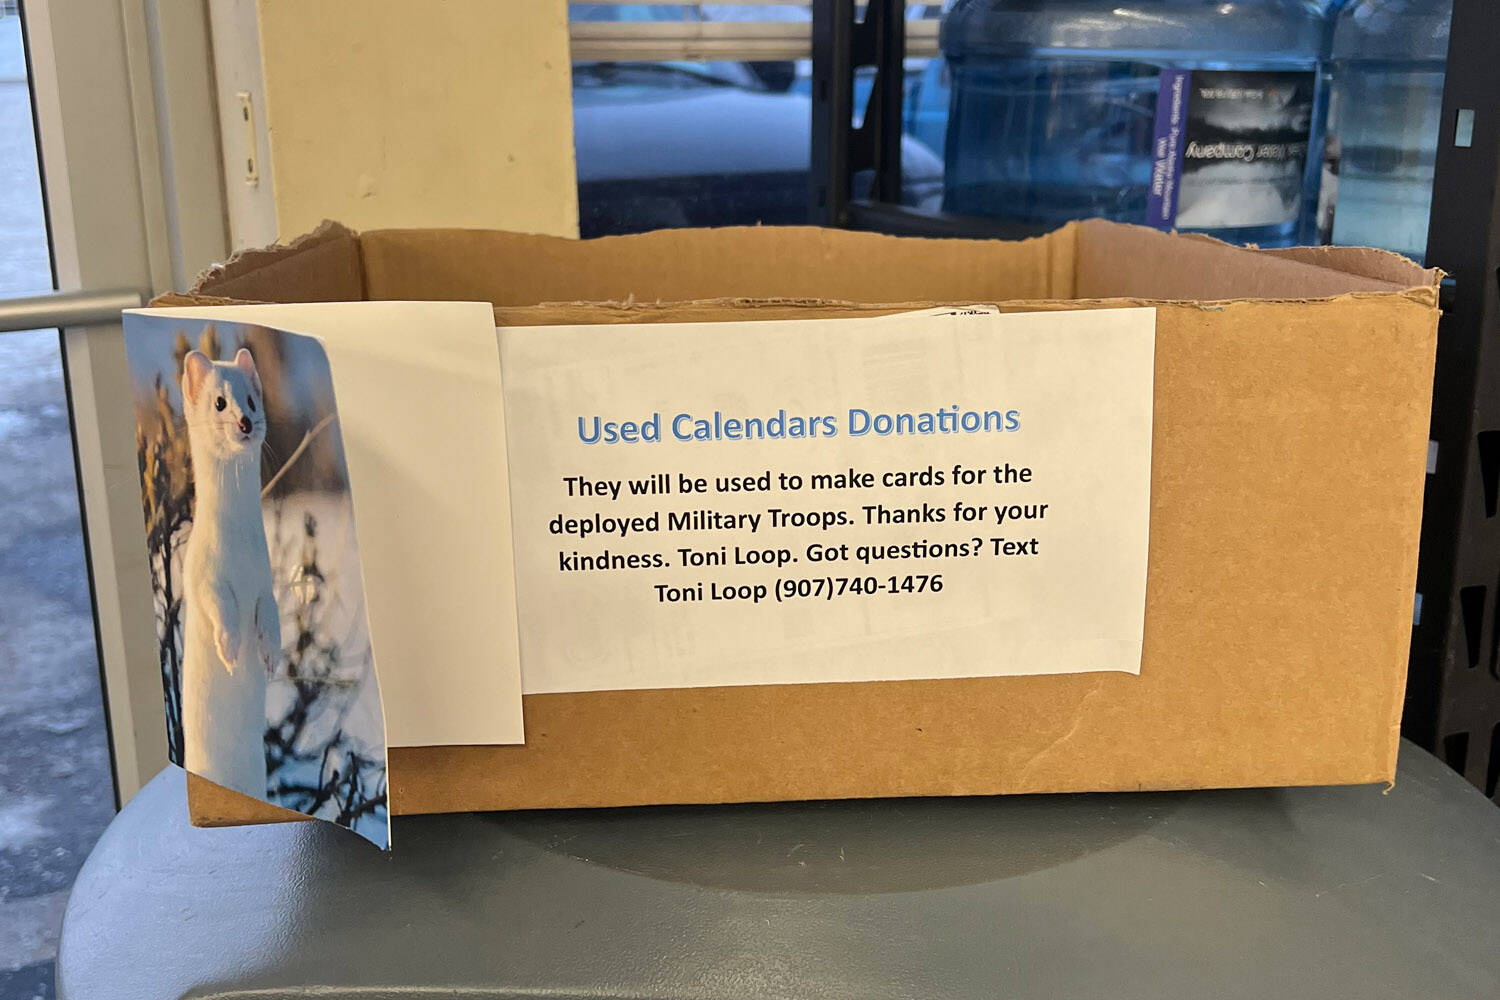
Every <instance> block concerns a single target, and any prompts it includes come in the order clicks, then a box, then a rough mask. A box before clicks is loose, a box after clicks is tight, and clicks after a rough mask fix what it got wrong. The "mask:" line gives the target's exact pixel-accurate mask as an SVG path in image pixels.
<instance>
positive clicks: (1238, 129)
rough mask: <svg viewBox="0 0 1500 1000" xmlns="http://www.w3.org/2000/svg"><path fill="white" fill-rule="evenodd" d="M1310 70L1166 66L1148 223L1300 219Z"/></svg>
mask: <svg viewBox="0 0 1500 1000" xmlns="http://www.w3.org/2000/svg"><path fill="white" fill-rule="evenodd" d="M1313 86H1314V79H1313V74H1312V73H1301V72H1271V71H1267V72H1246V71H1240V70H1186V69H1175V68H1167V69H1163V70H1162V71H1161V78H1160V82H1159V85H1158V88H1157V97H1156V127H1155V130H1154V133H1153V138H1152V146H1151V190H1150V192H1149V194H1148V197H1147V201H1146V224H1147V225H1150V226H1155V227H1157V228H1158V229H1241V228H1252V227H1258V226H1274V225H1283V224H1294V223H1295V222H1296V221H1297V217H1298V215H1299V213H1300V211H1301V208H1302V184H1303V173H1304V171H1305V169H1306V166H1307V147H1308V135H1309V132H1310V131H1311V128H1312V109H1313Z"/></svg>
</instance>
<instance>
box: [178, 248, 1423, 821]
mask: <svg viewBox="0 0 1500 1000" xmlns="http://www.w3.org/2000/svg"><path fill="white" fill-rule="evenodd" d="M1437 281H1438V274H1437V272H1435V271H1432V270H1423V269H1422V268H1420V267H1418V266H1417V265H1415V264H1412V263H1411V262H1409V261H1406V260H1404V259H1402V258H1400V257H1397V256H1394V255H1392V254H1388V253H1384V252H1380V251H1374V250H1359V249H1298V250H1282V251H1254V250H1243V249H1237V248H1233V247H1229V246H1226V245H1224V244H1221V243H1217V242H1215V241H1212V240H1207V239H1203V238H1196V237H1184V236H1172V235H1166V234H1163V233H1159V232H1156V231H1154V230H1149V229H1143V228H1139V227H1133V226H1122V225H1115V224H1111V223H1104V222H1085V223H1078V224H1070V225H1068V226H1066V227H1064V228H1063V229H1061V230H1058V231H1057V232H1054V233H1052V234H1049V235H1047V236H1044V237H1041V238H1038V239H1034V240H1027V241H1023V242H1000V241H972V240H924V239H902V238H894V237H886V236H879V235H873V234H867V233H855V232H845V231H837V230H820V229H812V228H777V229H769V228H767V229H724V230H680V231H664V232H657V233H649V234H644V235H640V236H624V237H610V238H605V239H598V240H592V241H581V242H580V241H572V240H565V239H559V238H553V237H541V236H527V235H520V234H515V233H503V232H482V231H460V230H410V231H406V230H391V231H382V232H369V233H364V234H355V233H353V232H350V231H349V230H347V229H344V228H342V227H340V226H337V225H333V224H325V226H323V227H322V228H321V229H319V230H318V231H317V232H316V233H314V234H311V235H309V236H307V237H304V238H302V239H300V240H298V241H295V242H294V243H292V244H290V245H288V246H285V247H276V248H271V249H268V250H260V251H254V252H249V253H245V254H242V255H239V256H238V257H237V258H236V259H235V260H233V261H231V262H229V263H228V264H226V265H223V266H220V267H216V268H214V269H212V270H211V271H209V272H207V273H206V274H205V275H204V276H203V277H202V278H201V279H200V280H199V281H198V282H197V284H196V286H195V287H194V288H193V290H192V292H191V293H190V294H189V295H179V296H166V297H164V298H163V299H161V300H158V301H159V303H160V304H174V305H186V304H211V303H223V302H226V301H275V302H304V301H331V300H333V301H336V300H348V299H428V300H431V299H439V300H444V299H455V300H483V301H490V302H492V303H494V306H495V315H496V322H497V324H502V325H503V324H514V325H533V324H548V323H638V322H657V321H668V320H672V321H682V320H715V319H744V318H773V317H774V318H780V317H788V316H809V317H815V316H850V315H878V314H884V313H889V312H893V311H898V310H902V309H909V308H914V307H918V306H922V305H930V304H943V303H948V304H952V303H974V302H985V303H991V302H992V303H997V304H998V305H1000V306H1001V307H1002V308H1003V309H1006V310H1039V309H1047V310H1051V309H1088V308H1100V307H1106V306H1119V305H1141V304H1146V305H1153V306H1155V307H1156V308H1157V310H1158V312H1157V341H1156V343H1157V346H1156V352H1157V353H1156V373H1155V379H1156V382H1155V418H1154V443H1153V452H1152V488H1151V489H1152V503H1151V538H1150V563H1149V573H1148V588H1147V607H1146V626H1145V627H1146V633H1145V650H1144V654H1143V664H1142V670H1141V675H1140V676H1139V677H1135V676H1129V675H1124V674H1108V673H1105V674H1098V673H1091V674H1071V675H1070V674H1064V675H1055V676H1035V677H1002V678H985V679H964V680H942V681H907V682H890V683H870V684H857V683H856V684H821V685H791V686H765V687H741V688H698V689H678V690H649V691H615V692H594V693H583V694H555V695H531V696H527V698H526V699H525V722H526V734H527V742H526V745H525V746H517V747H478V746H470V747H429V748H405V749H402V748H393V749H392V751H391V754H390V784H391V790H392V800H393V808H394V811H396V812H397V813H431V812H448V811H458V810H484V809H521V808H536V807H561V806H621V805H636V804H648V803H693V802H735V801H765V800H782V799H837V798H858V797H875V796H908V795H977V794H994V793H1020V792H1068V791H1111V790H1139V789H1180V788H1203V787H1237V786H1257V785H1313V784H1357V783H1370V782H1387V781H1390V780H1392V778H1393V776H1394V774H1395V767H1396V752H1397V745H1398V734H1399V727H1400V718H1401V706H1402V699H1403V694H1404V683H1405V675H1406V661H1407V653H1408V646H1409V642H1410V629H1411V621H1412V604H1413V590H1414V584H1415V578H1416V565H1417V540H1418V533H1419V527H1420V521H1421V505H1422V491H1423V485H1424V477H1425V468H1426V460H1427V440H1428V411H1429V404H1430V397H1431V386H1432V369H1433V355H1434V348H1435V344H1436V333H1437V318H1438V309H1437ZM494 530H509V529H508V526H506V525H495V526H494ZM190 790H191V795H190V801H191V805H192V812H193V818H194V821H195V822H198V823H204V824H217V823H240V822H254V821H265V820H271V819H276V818H297V817H296V814H291V813H281V812H280V811H279V810H276V809H275V808H274V807H271V806H267V805H265V804H263V803H259V802H253V801H251V800H249V799H245V798H242V797H240V796H237V795H235V794H234V793H231V792H227V791H225V790H223V789H221V788H219V787H217V786H215V785H212V784H210V783H208V782H206V781H202V780H194V781H193V782H192V783H191V786H190Z"/></svg>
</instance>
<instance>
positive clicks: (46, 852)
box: [0, 17, 114, 1000]
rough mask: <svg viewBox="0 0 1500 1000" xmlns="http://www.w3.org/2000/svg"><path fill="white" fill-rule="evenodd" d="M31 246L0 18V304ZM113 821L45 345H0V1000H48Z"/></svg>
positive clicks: (14, 289)
mask: <svg viewBox="0 0 1500 1000" xmlns="http://www.w3.org/2000/svg"><path fill="white" fill-rule="evenodd" d="M46 239H47V237H46V230H45V227H44V224H43V216H42V203H41V190H40V186H39V183H38V180H37V169H36V155H35V149H34V146H33V140H32V131H31V115H30V103H29V96H28V93H27V87H26V83H25V68H24V62H23V60H22V58H21V47H20V32H19V29H18V24H17V20H16V18H14V17H6V18H0V295H3V294H16V293H20V292H26V291H35V290H39V289H45V288H48V287H50V286H51V277H50V273H49V265H48V261H47V244H46ZM113 809H114V803H113V793H112V791H111V781H110V773H109V757H108V750H107V747H106V743H105V734H104V719H103V710H102V705H101V700H100V693H99V679H98V667H97V661H96V659H95V654H94V636H93V618H92V614H91V611H90V608H89V599H88V584H87V580H86V576H85V570H84V562H83V545H82V541H81V537H80V534H79V526H78V502H77V494H76V492H75V485H74V478H73V459H72V446H71V442H70V439H69V436H68V421H67V411H66V408H65V403H64V400H63V390H62V369H61V365H60V363H59V360H58V354H57V334H56V332H55V331H44V332H38V333H24V334H0V1000H32V998H34V997H43V998H50V997H51V996H52V957H53V954H54V950H55V947H56V935H57V926H58V922H59V921H60V920H61V917H62V907H63V904H64V902H65V901H66V898H67V890H68V887H69V886H70V885H71V884H72V882H73V878H74V876H75V875H76V874H77V871H78V867H79V865H80V864H82V862H83V859H84V857H85V856H86V855H87V854H88V851H89V848H90V847H92V846H93V842H94V840H95V838H96V837H97V836H98V835H99V832H100V830H102V829H103V827H104V824H105V823H107V822H108V821H109V818H110V816H111V814H112V813H113Z"/></svg>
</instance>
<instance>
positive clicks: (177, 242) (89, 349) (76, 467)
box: [0, 0, 224, 1000]
mask: <svg viewBox="0 0 1500 1000" xmlns="http://www.w3.org/2000/svg"><path fill="white" fill-rule="evenodd" d="M199 6H201V5H175V6H168V7H166V8H164V9H162V10H160V11H156V12H155V13H153V15H152V16H150V17H148V16H147V15H148V10H147V0H121V2H119V3H112V4H103V5H101V4H96V3H88V2H86V0H28V2H25V3H20V2H17V0H0V1000H34V998H46V1000H50V998H51V997H52V996H53V994H54V973H53V959H54V956H55V950H56V943H57V932H58V928H59V925H60V923H61V919H62V914H63V908H64V906H65V904H66V901H67V893H68V890H69V888H70V887H71V885H72V882H73V879H74V877H75V876H76V874H77V871H78V869H79V867H80V865H81V864H82V863H83V861H84V859H85V857H86V856H87V854H88V852H89V850H90V848H91V847H92V846H93V843H94V841H95V839H96V838H97V837H98V836H99V834H100V833H101V831H102V830H103V829H104V826H105V825H106V824H107V823H108V822H109V820H110V818H111V817H112V816H113V814H114V812H115V809H116V807H117V804H118V803H119V802H120V801H123V800H124V799H127V798H129V796H130V795H131V794H133V793H134V791H135V790H136V789H137V788H138V787H139V786H140V784H141V783H142V782H144V781H145V780H147V779H149V778H150V777H151V776H152V775H153V774H154V773H155V772H156V771H157V770H159V769H160V767H161V766H162V765H163V764H164V763H165V753H164V738H163V737H162V736H161V729H162V723H161V694H160V685H159V683H157V682H156V679H155V677H154V676H151V673H150V672H148V671H150V668H151V664H150V663H149V660H146V659H144V658H142V657H140V656H135V657H134V658H132V657H131V656H130V655H128V654H127V651H128V650H130V649H131V648H132V647H131V639H132V635H133V631H132V628H131V627H130V626H129V625H128V624H127V623H128V622H129V621H130V615H129V613H128V611H126V610H123V609H127V608H130V607H132V605H131V602H132V601H140V600H142V599H143V598H142V597H141V596H139V593H138V592H139V590H140V587H139V584H137V583H134V582H132V581H135V580H136V577H137V576H138V575H140V574H139V573H138V570H140V569H141V565H140V564H141V563H142V562H143V560H144V543H143V541H142V540H141V537H140V510H139V500H138V492H137V487H136V486H135V484H134V479H135V460H134V441H133V438H132V436H131V432H130V430H129V429H128V427H126V426H125V425H126V424H127V423H128V421H121V420H118V419H109V415H110V414H112V413H115V412H129V411H128V409H127V410H123V411H119V410H118V409H117V408H118V407H119V406H121V405H122V404H123V405H126V406H128V400H129V396H128V392H129V388H128V385H122V381H123V363H122V362H123V348H122V347H121V345H120V337H119V311H120V309H121V308H126V307H130V306H132V305H137V304H139V303H140V302H141V301H143V298H144V297H146V296H149V295H150V294H151V293H152V292H153V291H163V290H167V289H168V288H170V287H171V286H172V285H174V284H176V283H179V282H180V281H181V280H182V275H183V274H184V273H186V274H191V273H192V271H193V270H196V269H197V268H198V267H201V266H203V265H206V264H207V263H209V262H211V261H212V260H213V259H215V258H216V257H217V256H221V255H222V253H223V244H224V238H223V229H224V224H223V207H222V200H220V201H219V203H218V204H214V203H213V199H212V198H207V199H205V198H204V197H202V192H203V191H204V190H211V191H218V192H221V191H222V186H221V184H220V182H219V173H218V163H217V156H216V151H217V144H216V142H214V141H212V139H213V135H214V128H215V125H214V122H213V119H212V101H213V93H212V87H211V86H209V87H203V86H202V83H203V81H204V80H205V79H210V80H211V73H210V72H208V71H206V69H205V68H206V67H208V66H210V65H211V63H210V62H209V54H208V51H207V32H206V30H201V29H202V28H203V25H201V24H199V25H197V26H196V27H197V29H199V30H194V29H195V26H194V24H193V23H192V21H191V18H192V16H194V15H196V16H197V17H198V18H199V20H200V21H201V19H202V17H203V16H204V15H203V12H202V11H201V10H198V11H189V12H185V13H180V12H178V10H177V9H176V8H177V7H181V8H187V7H199ZM151 7H153V8H155V7H157V5H155V4H151ZM184 18H186V19H187V20H186V21H185V20H184ZM195 91H197V92H199V96H200V97H201V100H199V101H198V102H197V105H198V106H199V107H200V109H201V110H206V111H207V112H208V113H207V114H195V113H194V104H193V100H194V97H193V95H194V92H195ZM168 108H172V109H173V112H174V113H173V114H172V115H170V116H168V115H167V114H166V112H167V110H168ZM178 112H180V113H178ZM169 117H170V121H171V124H172V125H173V128H174V129H180V131H178V132H177V133H176V134H174V135H168V134H167V131H166V130H165V129H163V128H160V127H158V125H159V122H162V123H164V122H166V121H167V120H168V118H169ZM205 136H206V137H207V138H208V139H209V140H210V141H207V142H205V141H203V140H204V137H205ZM168 140H170V141H168ZM183 150H211V151H213V152H214V154H215V155H212V156H210V157H207V158H205V157H202V156H201V155H200V156H198V157H197V159H196V160H195V159H193V157H192V156H190V155H189V154H188V153H184V152H183ZM185 192H193V194H192V195H191V196H190V197H189V196H188V195H186V194H185ZM219 197H220V198H221V199H222V194H220V196H219ZM191 199H196V201H197V204H190V203H189V202H190V200H191ZM179 219H180V220H181V221H179ZM195 257H196V258H198V259H193V258H195ZM117 376H119V377H117ZM101 415H102V416H101ZM127 477H128V479H127ZM125 481H128V482H130V483H131V485H130V490H129V493H126V492H125V491H124V490H122V489H119V488H115V489H114V490H113V493H114V495H113V496H112V495H111V493H110V490H111V488H112V486H114V484H116V483H119V482H125ZM130 494H135V495H136V499H135V500H133V501H131V502H130V503H126V502H125V499H124V498H125V497H128V496H129V495H130ZM132 507H133V508H134V509H133V510H132V509H131V508H132ZM131 528H133V529H134V530H133V531H130V530H128V529H131ZM137 549H139V550H141V551H140V554H139V556H138V557H137V556H135V555H133V553H134V552H135V550H137ZM91 567H92V572H91ZM142 578H143V579H144V577H142ZM144 623H145V625H146V629H145V631H146V632H149V630H150V618H149V604H147V605H146V614H145V617H144ZM130 664H135V665H136V666H135V668H134V671H132V668H131V667H130V666H129V665H130ZM153 687H154V691H153Z"/></svg>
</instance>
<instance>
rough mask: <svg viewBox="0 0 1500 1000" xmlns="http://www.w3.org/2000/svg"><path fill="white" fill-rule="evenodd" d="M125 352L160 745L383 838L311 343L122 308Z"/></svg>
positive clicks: (361, 660) (375, 754)
mask: <svg viewBox="0 0 1500 1000" xmlns="http://www.w3.org/2000/svg"><path fill="white" fill-rule="evenodd" d="M125 344H126V354H127V358H128V360H129V364H130V374H131V379H132V382H133V384H134V387H135V411H136V443H137V457H138V459H139V463H140V473H141V495H142V505H143V509H144V514H145V519H146V537H147V547H148V563H149V566H150V571H151V584H152V592H153V595H154V598H155V611H156V630H157V643H158V655H159V661H160V665H161V672H162V684H163V688H164V695H165V699H166V713H167V732H168V744H169V748H170V753H171V755H172V760H173V761H174V762H175V763H178V764H180V765H182V766H183V767H185V768H186V769H187V770H189V771H191V772H193V773H194V774H198V775H201V776H203V777H205V778H209V779H210V780H212V781H216V782H218V783H219V784H221V785H224V786H225V787H228V788H232V789H234V790H235V791H237V792H241V793H242V794H245V795H249V796H251V797H253V798H257V799H263V800H264V801H266V802H270V803H272V804H274V805H278V806H282V807H285V808H288V809H292V810H295V811H297V812H301V813H306V814H307V815H309V816H315V817H318V818H320V819H326V820H329V821H331V822H334V823H337V824H338V825H340V826H344V827H348V828H349V829H351V830H353V831H355V832H356V833H358V834H359V835H360V836H362V837H364V838H366V839H367V840H369V841H371V842H372V843H374V844H376V845H377V846H379V847H382V848H384V847H387V846H389V843H390V821H389V808H388V796H387V783H386V738H385V724H384V720H383V718H382V713H381V700H380V685H379V681H378V679H377V676H376V672H375V657H374V650H373V648H372V645H371V641H370V630H369V624H368V621H367V619H366V614H365V596H364V585H363V580H362V577H363V574H362V570H361V565H360V551H359V542H358V539H357V535H356V530H355V517H354V506H353V503H352V500H351V497H350V489H351V483H350V478H349V471H348V468H347V465H346V463H345V458H344V443H343V436H342V430H341V428H340V426H339V412H338V405H337V402H336V399H335V395H334V387H333V380H332V374H331V372H330V370H329V364H328V357H327V354H326V353H325V352H324V350H323V347H322V345H321V344H320V343H319V342H318V341H317V340H316V339H314V338H312V337H304V336H298V335H297V334H294V333H288V332H286V331H284V330H277V329H273V328H270V327H264V326H253V325H249V324H244V323H233V322H216V321H211V320H196V321H195V320H186V319H179V318H172V317H164V316H152V315H131V316H127V317H126V319H125Z"/></svg>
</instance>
